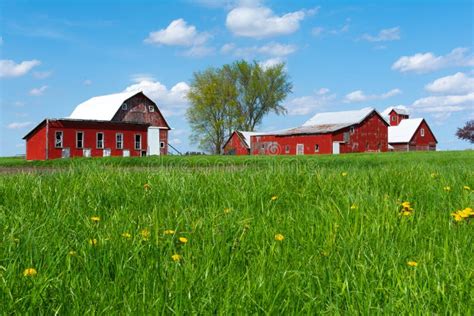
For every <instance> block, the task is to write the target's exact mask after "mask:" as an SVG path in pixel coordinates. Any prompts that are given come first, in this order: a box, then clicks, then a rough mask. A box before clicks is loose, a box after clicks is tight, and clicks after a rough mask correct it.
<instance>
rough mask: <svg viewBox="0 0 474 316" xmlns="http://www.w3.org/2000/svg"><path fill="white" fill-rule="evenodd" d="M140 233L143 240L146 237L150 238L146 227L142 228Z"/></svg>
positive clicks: (146, 238)
mask: <svg viewBox="0 0 474 316" xmlns="http://www.w3.org/2000/svg"><path fill="white" fill-rule="evenodd" d="M140 235H141V236H142V238H143V240H148V239H150V235H151V234H150V231H149V230H148V229H146V228H144V229H142V230H141V231H140Z"/></svg>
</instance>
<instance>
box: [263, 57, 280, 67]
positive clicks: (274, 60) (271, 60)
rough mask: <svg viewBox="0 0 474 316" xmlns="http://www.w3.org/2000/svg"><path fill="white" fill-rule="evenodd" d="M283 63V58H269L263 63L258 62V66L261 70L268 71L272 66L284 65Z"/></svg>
mask: <svg viewBox="0 0 474 316" xmlns="http://www.w3.org/2000/svg"><path fill="white" fill-rule="evenodd" d="M284 62H285V61H284V60H283V58H280V57H275V58H269V59H267V60H264V61H262V62H260V63H259V65H260V67H262V68H263V69H268V68H271V67H273V66H276V65H278V64H281V63H284Z"/></svg>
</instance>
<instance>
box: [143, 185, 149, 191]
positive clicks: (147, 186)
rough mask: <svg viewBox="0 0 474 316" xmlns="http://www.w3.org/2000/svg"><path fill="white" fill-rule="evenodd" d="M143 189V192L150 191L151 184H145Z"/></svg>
mask: <svg viewBox="0 0 474 316" xmlns="http://www.w3.org/2000/svg"><path fill="white" fill-rule="evenodd" d="M143 189H144V190H145V191H148V190H151V184H149V183H145V184H144V185H143Z"/></svg>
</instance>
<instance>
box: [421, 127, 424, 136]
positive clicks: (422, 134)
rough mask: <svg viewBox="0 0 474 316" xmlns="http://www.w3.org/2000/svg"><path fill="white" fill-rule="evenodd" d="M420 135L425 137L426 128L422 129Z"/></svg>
mask: <svg viewBox="0 0 474 316" xmlns="http://www.w3.org/2000/svg"><path fill="white" fill-rule="evenodd" d="M420 135H421V137H425V129H424V128H420Z"/></svg>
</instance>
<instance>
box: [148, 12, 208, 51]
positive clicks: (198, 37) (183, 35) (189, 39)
mask: <svg viewBox="0 0 474 316" xmlns="http://www.w3.org/2000/svg"><path fill="white" fill-rule="evenodd" d="M208 38H209V35H208V34H206V33H199V32H198V31H197V30H196V27H195V26H194V25H189V26H188V24H187V23H186V21H185V20H183V19H177V20H174V21H172V22H171V23H170V24H169V25H168V27H167V28H166V29H161V30H159V31H155V32H151V33H150V35H149V36H148V37H147V38H146V39H145V42H146V43H149V44H162V45H172V46H195V45H202V44H204V43H205V42H206V41H207V39H208Z"/></svg>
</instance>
